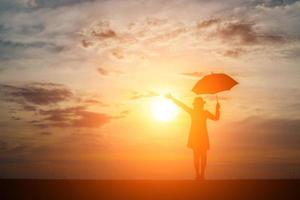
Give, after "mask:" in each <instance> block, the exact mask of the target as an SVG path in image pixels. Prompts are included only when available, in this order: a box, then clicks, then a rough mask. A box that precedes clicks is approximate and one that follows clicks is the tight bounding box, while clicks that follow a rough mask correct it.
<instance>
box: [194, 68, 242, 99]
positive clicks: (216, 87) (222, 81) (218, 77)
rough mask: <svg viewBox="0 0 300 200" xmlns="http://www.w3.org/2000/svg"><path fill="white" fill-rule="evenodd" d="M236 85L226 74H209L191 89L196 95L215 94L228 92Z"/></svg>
mask: <svg viewBox="0 0 300 200" xmlns="http://www.w3.org/2000/svg"><path fill="white" fill-rule="evenodd" d="M236 84H238V82H236V81H235V80H234V79H233V78H231V77H230V76H228V75H227V74H214V73H212V74H209V75H206V76H204V77H203V78H202V79H200V80H199V81H198V82H197V83H196V85H195V86H194V87H193V89H192V91H193V92H195V93H196V94H216V93H218V92H222V91H225V90H230V89H231V88H232V87H233V86H235V85H236Z"/></svg>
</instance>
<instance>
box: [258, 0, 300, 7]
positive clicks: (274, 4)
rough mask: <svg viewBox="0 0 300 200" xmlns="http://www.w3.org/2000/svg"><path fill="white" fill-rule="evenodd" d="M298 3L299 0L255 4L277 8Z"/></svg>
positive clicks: (259, 0)
mask: <svg viewBox="0 0 300 200" xmlns="http://www.w3.org/2000/svg"><path fill="white" fill-rule="evenodd" d="M297 1H299V0H258V1H256V2H255V3H256V4H257V5H263V6H270V7H275V6H286V5H290V4H293V3H295V2H297Z"/></svg>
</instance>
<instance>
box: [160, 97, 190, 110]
mask: <svg viewBox="0 0 300 200" xmlns="http://www.w3.org/2000/svg"><path fill="white" fill-rule="evenodd" d="M165 96H166V98H168V99H171V100H172V101H173V102H174V103H175V104H176V105H177V106H178V107H180V108H182V109H183V110H184V111H186V112H187V113H191V112H192V109H191V108H190V107H188V106H187V105H185V104H184V103H182V102H181V101H179V100H178V99H175V98H174V97H173V96H172V95H171V94H167V95H165Z"/></svg>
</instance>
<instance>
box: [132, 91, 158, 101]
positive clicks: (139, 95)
mask: <svg viewBox="0 0 300 200" xmlns="http://www.w3.org/2000/svg"><path fill="white" fill-rule="evenodd" d="M155 96H159V94H158V93H156V92H153V91H147V92H133V93H132V95H131V96H130V99H131V100H136V99H143V98H149V97H155Z"/></svg>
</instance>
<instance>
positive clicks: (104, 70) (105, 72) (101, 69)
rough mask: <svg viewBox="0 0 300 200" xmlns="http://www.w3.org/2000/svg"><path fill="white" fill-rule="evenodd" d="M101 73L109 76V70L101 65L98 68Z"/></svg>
mask: <svg viewBox="0 0 300 200" xmlns="http://www.w3.org/2000/svg"><path fill="white" fill-rule="evenodd" d="M97 70H98V72H99V74H101V75H103V76H107V75H108V74H109V72H108V70H106V69H104V68H101V67H99V68H98V69H97Z"/></svg>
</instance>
